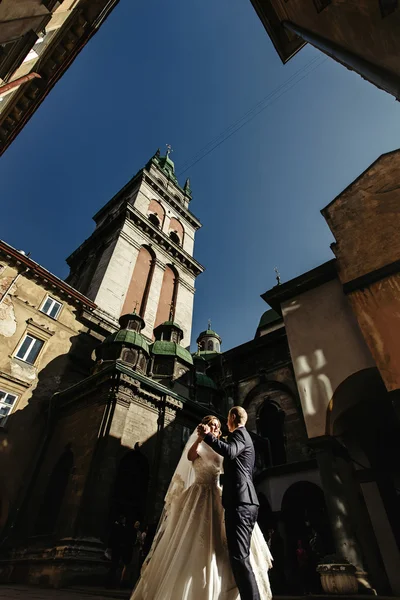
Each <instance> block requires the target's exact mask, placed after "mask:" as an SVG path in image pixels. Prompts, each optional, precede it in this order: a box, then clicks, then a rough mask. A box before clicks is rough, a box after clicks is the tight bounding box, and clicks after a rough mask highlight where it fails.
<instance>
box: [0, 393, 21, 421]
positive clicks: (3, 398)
mask: <svg viewBox="0 0 400 600" xmlns="http://www.w3.org/2000/svg"><path fill="white" fill-rule="evenodd" d="M17 400H18V396H16V395H15V394H10V392H5V391H4V390H0V425H1V424H2V423H3V422H4V421H5V419H6V418H7V417H8V415H9V414H10V413H11V411H12V409H13V407H14V405H15V403H16V401H17Z"/></svg>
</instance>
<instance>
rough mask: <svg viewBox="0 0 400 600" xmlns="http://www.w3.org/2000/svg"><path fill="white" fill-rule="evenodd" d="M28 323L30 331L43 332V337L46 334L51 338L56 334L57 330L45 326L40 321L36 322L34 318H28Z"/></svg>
mask: <svg viewBox="0 0 400 600" xmlns="http://www.w3.org/2000/svg"><path fill="white" fill-rule="evenodd" d="M26 323H27V325H28V331H33V332H36V333H39V334H41V337H43V335H44V336H45V337H46V338H47V339H49V338H50V337H51V336H52V335H54V334H55V331H53V330H52V329H49V328H48V327H45V326H44V325H41V324H40V323H35V321H34V320H33V319H32V318H29V319H27V320H26Z"/></svg>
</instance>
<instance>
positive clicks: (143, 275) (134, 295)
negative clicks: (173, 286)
mask: <svg viewBox="0 0 400 600" xmlns="http://www.w3.org/2000/svg"><path fill="white" fill-rule="evenodd" d="M154 265H155V255H154V252H153V251H152V250H150V248H147V247H146V246H142V247H141V249H140V251H139V254H138V257H137V259H136V264H135V267H134V269H133V273H132V278H131V281H130V284H129V287H128V290H127V292H126V296H125V302H124V305H123V307H122V312H121V314H122V315H125V314H127V313H132V312H133V311H134V310H136V312H137V313H139V314H140V316H141V317H144V314H145V311H146V304H147V298H148V296H149V292H150V286H151V281H152V279H153V272H154Z"/></svg>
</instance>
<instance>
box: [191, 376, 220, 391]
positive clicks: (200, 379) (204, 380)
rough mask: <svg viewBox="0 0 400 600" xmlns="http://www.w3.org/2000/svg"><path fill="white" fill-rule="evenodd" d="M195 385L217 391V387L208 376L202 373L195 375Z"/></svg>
mask: <svg viewBox="0 0 400 600" xmlns="http://www.w3.org/2000/svg"><path fill="white" fill-rule="evenodd" d="M196 385H197V386H198V387H206V388H211V389H212V390H216V389H217V386H216V384H215V383H214V382H213V380H212V379H211V377H209V376H208V375H205V374H204V373H196Z"/></svg>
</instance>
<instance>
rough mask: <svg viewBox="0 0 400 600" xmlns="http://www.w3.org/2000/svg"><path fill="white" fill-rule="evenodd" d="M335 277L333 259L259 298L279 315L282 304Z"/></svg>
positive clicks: (334, 260) (334, 261) (335, 271)
mask: <svg viewBox="0 0 400 600" xmlns="http://www.w3.org/2000/svg"><path fill="white" fill-rule="evenodd" d="M337 277H338V275H337V270H336V259H335V258H333V259H332V260H329V261H328V262H326V263H323V264H322V265H320V266H319V267H316V268H315V269H312V270H311V271H307V273H303V274H302V275H299V276H298V277H295V278H294V279H291V280H290V281H288V282H287V283H282V284H280V285H276V286H275V287H273V288H272V289H271V290H268V291H267V292H265V293H264V294H261V298H262V299H263V300H265V302H266V303H267V304H269V305H270V306H271V308H273V309H274V310H275V311H276V312H277V313H278V314H280V315H281V314H282V304H283V302H286V301H287V300H291V299H292V298H295V297H296V296H300V294H304V292H308V291H309V290H312V289H314V288H316V287H318V286H320V285H323V284H324V283H328V281H332V280H333V279H336V278H337Z"/></svg>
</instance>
